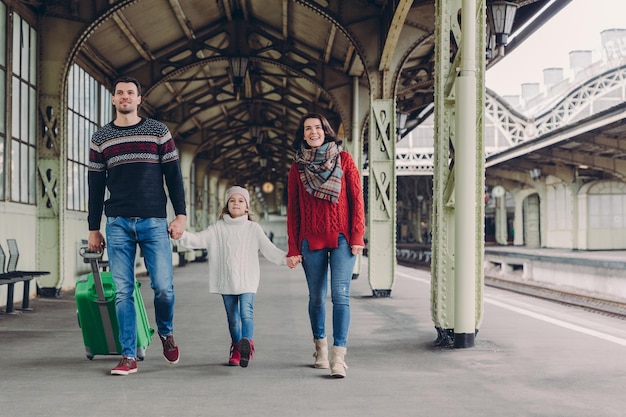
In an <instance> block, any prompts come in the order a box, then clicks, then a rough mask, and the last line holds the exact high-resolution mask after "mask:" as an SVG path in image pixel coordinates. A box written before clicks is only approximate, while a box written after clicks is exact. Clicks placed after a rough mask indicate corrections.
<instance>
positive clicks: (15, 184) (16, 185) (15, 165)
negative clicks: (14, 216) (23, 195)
mask: <svg viewBox="0 0 626 417" xmlns="http://www.w3.org/2000/svg"><path fill="white" fill-rule="evenodd" d="M11 199H12V200H13V201H20V143H19V142H18V141H16V140H14V141H12V142H11Z"/></svg>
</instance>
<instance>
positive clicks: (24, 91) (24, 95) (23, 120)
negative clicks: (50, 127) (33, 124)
mask: <svg viewBox="0 0 626 417" xmlns="http://www.w3.org/2000/svg"><path fill="white" fill-rule="evenodd" d="M20 87H21V91H20V95H21V97H20V104H21V106H20V110H21V112H22V114H21V115H20V116H21V117H20V125H19V129H20V139H22V140H23V141H28V119H29V116H30V114H29V113H28V86H27V85H26V84H25V83H23V82H22V83H20ZM13 94H15V91H14V92H13Z"/></svg>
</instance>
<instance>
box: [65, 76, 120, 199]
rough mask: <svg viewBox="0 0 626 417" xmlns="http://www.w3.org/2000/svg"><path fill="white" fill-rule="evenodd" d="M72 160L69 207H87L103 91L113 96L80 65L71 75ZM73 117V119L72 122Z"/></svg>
mask: <svg viewBox="0 0 626 417" xmlns="http://www.w3.org/2000/svg"><path fill="white" fill-rule="evenodd" d="M68 83H70V84H71V85H70V86H68V95H69V94H70V93H71V96H70V97H68V125H70V126H71V129H72V130H71V131H68V145H67V146H68V159H69V160H71V161H70V162H71V164H70V163H69V162H68V169H67V177H68V178H67V184H68V188H70V187H71V188H72V190H71V196H70V194H69V191H68V198H67V202H66V204H67V207H68V208H69V209H72V210H81V211H86V210H87V195H88V193H87V175H88V169H87V164H88V162H89V143H90V139H91V136H92V135H93V133H94V132H95V131H96V130H97V129H98V128H99V126H101V124H102V122H101V120H100V119H101V118H102V114H101V113H102V110H101V103H103V100H104V98H103V95H106V98H107V99H108V100H109V101H108V103H109V106H110V98H109V97H110V94H109V92H108V91H107V89H106V88H103V86H102V85H101V84H100V83H99V82H98V81H96V80H95V79H94V78H93V77H91V75H89V74H88V73H87V72H86V71H85V70H83V69H82V68H80V67H79V66H78V65H73V66H72V68H71V70H70V74H69V77H68ZM70 121H71V122H70Z"/></svg>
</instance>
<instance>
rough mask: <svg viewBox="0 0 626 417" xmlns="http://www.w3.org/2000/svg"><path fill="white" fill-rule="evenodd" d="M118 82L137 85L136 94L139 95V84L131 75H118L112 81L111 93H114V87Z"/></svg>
mask: <svg viewBox="0 0 626 417" xmlns="http://www.w3.org/2000/svg"><path fill="white" fill-rule="evenodd" d="M119 83H133V84H135V85H136V86H137V95H138V96H141V84H139V81H137V80H136V79H135V78H133V77H120V78H118V79H117V80H115V82H114V83H113V94H114V95H115V88H116V87H117V85H118V84H119Z"/></svg>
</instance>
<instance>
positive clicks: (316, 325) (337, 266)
mask: <svg viewBox="0 0 626 417" xmlns="http://www.w3.org/2000/svg"><path fill="white" fill-rule="evenodd" d="M355 261H356V256H354V255H353V254H352V249H351V248H350V245H349V244H348V241H347V240H346V237H345V236H344V235H343V234H340V235H339V240H338V247H337V248H335V249H320V250H314V251H312V250H309V242H308V241H307V240H306V239H305V240H303V241H302V267H303V268H304V274H305V275H306V282H307V285H308V287H309V319H310V320H311V330H312V331H313V337H314V338H315V339H322V338H324V337H326V324H325V323H326V294H327V290H328V269H329V266H330V298H331V301H332V303H333V345H334V346H342V347H345V346H347V345H348V330H349V328H350V283H351V282H352V271H353V269H354V262H355Z"/></svg>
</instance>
